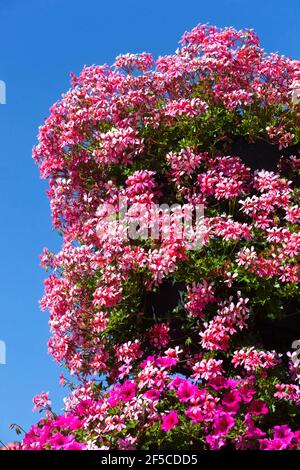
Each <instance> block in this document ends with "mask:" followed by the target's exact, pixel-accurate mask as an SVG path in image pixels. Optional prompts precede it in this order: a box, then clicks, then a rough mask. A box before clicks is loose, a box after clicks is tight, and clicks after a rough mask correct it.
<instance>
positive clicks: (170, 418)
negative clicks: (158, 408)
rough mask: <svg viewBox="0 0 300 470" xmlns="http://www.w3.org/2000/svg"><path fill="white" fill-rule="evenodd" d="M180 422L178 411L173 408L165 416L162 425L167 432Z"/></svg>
mask: <svg viewBox="0 0 300 470" xmlns="http://www.w3.org/2000/svg"><path fill="white" fill-rule="evenodd" d="M178 422H179V420H178V415H177V411H175V410H173V411H171V412H170V413H168V414H167V415H165V416H164V418H163V422H162V425H161V427H162V429H163V430H164V431H165V432H168V431H170V430H171V429H172V428H174V426H176V424H178Z"/></svg>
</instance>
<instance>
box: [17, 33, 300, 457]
mask: <svg viewBox="0 0 300 470" xmlns="http://www.w3.org/2000/svg"><path fill="white" fill-rule="evenodd" d="M299 80H300V62H299V61H296V60H292V59H288V58H285V57H282V56H279V55H277V54H269V55H268V54H266V53H265V52H264V51H263V49H262V48H261V47H260V45H259V41H258V38H257V36H256V35H255V33H254V32H253V31H252V30H246V31H236V30H235V29H233V28H225V29H218V28H215V27H212V26H208V25H199V26H197V27H196V28H194V29H193V30H192V31H191V32H189V33H185V34H184V36H183V38H182V41H181V46H180V48H179V49H178V50H177V52H176V54H175V55H170V56H163V57H159V58H158V59H157V60H156V61H154V59H153V58H152V56H151V55H150V54H146V53H143V54H136V55H134V54H126V55H123V56H119V57H117V59H116V62H115V64H114V65H113V66H107V65H105V66H92V67H85V68H84V69H83V71H82V72H81V73H80V75H79V76H78V77H75V76H72V87H71V89H70V90H69V91H68V92H67V93H66V94H65V95H63V97H62V99H61V100H60V101H59V102H58V103H56V104H55V105H54V106H53V107H52V108H51V113H50V116H49V117H48V118H47V119H46V122H45V124H44V125H43V126H42V127H41V128H40V131H39V143H38V145H37V146H36V147H35V149H34V151H33V156H34V158H35V160H36V161H37V163H38V165H39V168H40V172H41V176H42V177H43V178H48V179H49V184H50V189H49V197H50V201H51V210H52V218H53V226H54V227H55V228H56V229H58V230H59V232H60V233H61V234H62V236H63V246H62V250H61V251H60V252H59V253H58V254H53V253H51V252H50V251H48V250H46V249H45V251H44V253H43V255H42V258H41V260H42V265H43V266H44V267H45V268H47V269H50V270H51V274H50V276H49V278H48V279H47V280H46V282H45V295H44V297H43V299H42V301H41V306H42V308H43V309H48V310H49V312H50V321H49V323H50V329H51V338H50V340H49V352H50V354H52V356H53V358H54V359H55V360H56V361H57V362H58V363H59V364H60V365H61V366H64V367H66V368H67V369H68V370H69V372H70V374H71V375H73V376H75V377H76V381H77V383H78V384H79V385H77V386H71V391H70V394H69V396H68V398H67V400H66V403H65V410H64V413H63V414H62V415H61V416H57V415H56V414H55V413H54V412H53V411H52V409H51V403H50V401H49V398H48V395H47V394H45V393H44V394H42V395H41V396H38V397H35V399H34V404H35V408H39V409H41V410H45V417H44V418H43V419H42V420H41V421H40V422H39V423H38V424H37V425H36V426H33V427H32V428H31V430H30V431H29V432H28V433H27V434H26V435H25V437H24V439H23V441H22V443H21V445H20V447H21V448H22V449H62V450H63V449H64V450H68V449H115V448H117V449H151V448H154V449H156V448H160V449H166V448H167V449H172V448H176V449H180V448H181V449H188V448H190V449H220V448H222V447H226V446H227V447H230V448H235V449H257V448H259V449H300V427H299V418H300V410H299V404H300V388H299V386H298V384H297V380H299V371H297V370H296V369H295V367H293V362H292V361H291V360H290V358H289V357H288V356H287V354H286V353H287V352H288V349H289V346H290V345H291V342H292V340H293V339H297V338H286V340H287V341H288V342H289V343H288V344H287V345H286V344H285V345H284V346H282V344H281V343H278V342H277V343H276V341H275V339H274V338H275V336H274V335H273V332H274V331H275V330H274V328H275V326H276V325H278V322H281V321H285V320H287V319H288V320H289V319H290V318H295V315H296V314H297V313H298V314H299V313H300V312H299V304H298V303H297V300H299V293H298V290H297V284H298V282H299V279H300V268H299V251H300V237H299V230H298V229H299V220H300V210H299V205H298V202H299V158H298V157H297V154H298V148H299V145H298V144H299V140H300V131H299V117H300V104H299V100H297V99H295V83H297V81H299ZM243 145H244V148H245V149H246V153H245V152H244V153H243V151H242V150H241V149H242V148H243ZM255 146H256V147H255ZM253 148H254V149H256V150H255V160H251V158H250V160H249V155H248V154H247V151H248V150H247V149H253ZM236 149H240V150H239V151H237V150H236ZM261 149H267V151H266V153H265V152H264V150H261ZM270 152H271V156H272V155H273V157H272V158H273V160H274V161H273V160H272V161H270V155H269V154H270ZM272 152H273V153H272ZM254 161H255V162H256V163H255V164H254ZM257 162H258V164H257ZM270 165H271V166H272V165H273V169H270ZM266 168H268V169H266ZM122 197H123V198H127V199H128V201H129V202H130V204H133V207H134V204H135V203H142V205H143V208H144V213H143V218H142V219H141V214H137V213H136V212H135V210H134V209H133V210H130V211H129V212H128V213H127V214H126V217H127V220H126V218H125V219H124V220H121V219H120V220H119V223H118V224H115V225H114V229H115V230H114V232H113V236H112V233H111V231H110V225H109V224H108V225H105V224H106V223H107V219H108V218H109V217H110V216H112V215H115V214H118V213H119V207H118V201H119V200H120V198H122ZM155 203H159V204H162V203H165V204H168V205H172V204H174V203H178V204H181V205H182V206H184V207H188V206H192V207H195V206H196V205H199V204H201V205H203V206H204V214H205V215H204V219H203V220H202V224H201V240H202V243H201V244H200V245H199V246H198V245H197V246H196V248H195V247H191V244H190V241H189V240H187V239H186V238H184V237H182V238H180V237H179V238H178V237H176V236H175V235H176V234H175V231H176V230H175V229H176V227H177V225H178V220H179V219H178V217H179V218H180V215H179V216H178V214H177V215H176V214H175V215H174V216H173V218H172V219H171V226H170V230H169V233H168V235H169V236H168V237H161V236H158V237H151V236H149V232H147V230H146V232H145V229H149V227H150V226H152V228H153V218H152V219H151V217H150V218H149V217H148V215H149V214H150V213H152V211H153V204H155ZM152 215H153V214H152ZM165 217H166V214H165V213H160V214H156V216H155V217H154V219H155V223H158V225H160V224H162V222H163V220H164V218H165ZM128 220H131V221H136V220H138V221H139V230H140V231H141V232H142V233H143V234H145V233H146V236H141V237H136V238H134V239H132V238H128V237H126V236H124V234H125V232H126V230H127V225H126V222H128ZM151 224H152V225H151ZM105 227H106V229H105ZM198 228H199V227H196V230H195V231H194V237H195V238H197V236H198V235H199V233H198V232H197V230H198ZM147 233H148V235H147ZM266 325H267V326H266ZM298 326H299V323H298ZM298 333H299V330H298ZM294 334H295V336H296V335H297V331H295V333H294ZM270 337H271V340H270ZM283 340H284V338H283ZM289 362H290V364H289ZM62 383H64V384H65V383H68V380H67V379H64V378H63V377H62Z"/></svg>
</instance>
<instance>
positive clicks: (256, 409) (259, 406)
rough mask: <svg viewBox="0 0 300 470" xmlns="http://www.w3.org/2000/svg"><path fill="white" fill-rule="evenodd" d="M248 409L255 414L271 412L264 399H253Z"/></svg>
mask: <svg viewBox="0 0 300 470" xmlns="http://www.w3.org/2000/svg"><path fill="white" fill-rule="evenodd" d="M248 411H249V413H251V414H253V415H266V414H267V413H268V412H269V409H268V407H267V405H266V403H265V402H264V401H262V400H253V402H252V403H251V404H250V406H249V409H248Z"/></svg>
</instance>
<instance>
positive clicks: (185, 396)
mask: <svg viewBox="0 0 300 470" xmlns="http://www.w3.org/2000/svg"><path fill="white" fill-rule="evenodd" d="M197 393H198V388H197V387H196V386H195V385H194V384H192V383H191V382H190V381H189V380H183V381H182V382H181V383H180V385H179V387H178V390H177V396H178V399H179V401H181V402H187V401H189V400H191V399H192V398H193V397H194V396H196V395H197Z"/></svg>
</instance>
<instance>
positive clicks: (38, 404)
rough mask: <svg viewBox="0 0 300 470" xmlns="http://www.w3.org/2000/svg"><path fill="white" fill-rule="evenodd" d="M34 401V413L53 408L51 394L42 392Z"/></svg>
mask: <svg viewBox="0 0 300 470" xmlns="http://www.w3.org/2000/svg"><path fill="white" fill-rule="evenodd" d="M32 401H33V403H34V407H33V411H36V410H38V409H40V408H44V409H47V408H49V407H50V406H51V401H50V400H49V392H42V393H40V394H39V395H35V396H34V397H33V399H32Z"/></svg>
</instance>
